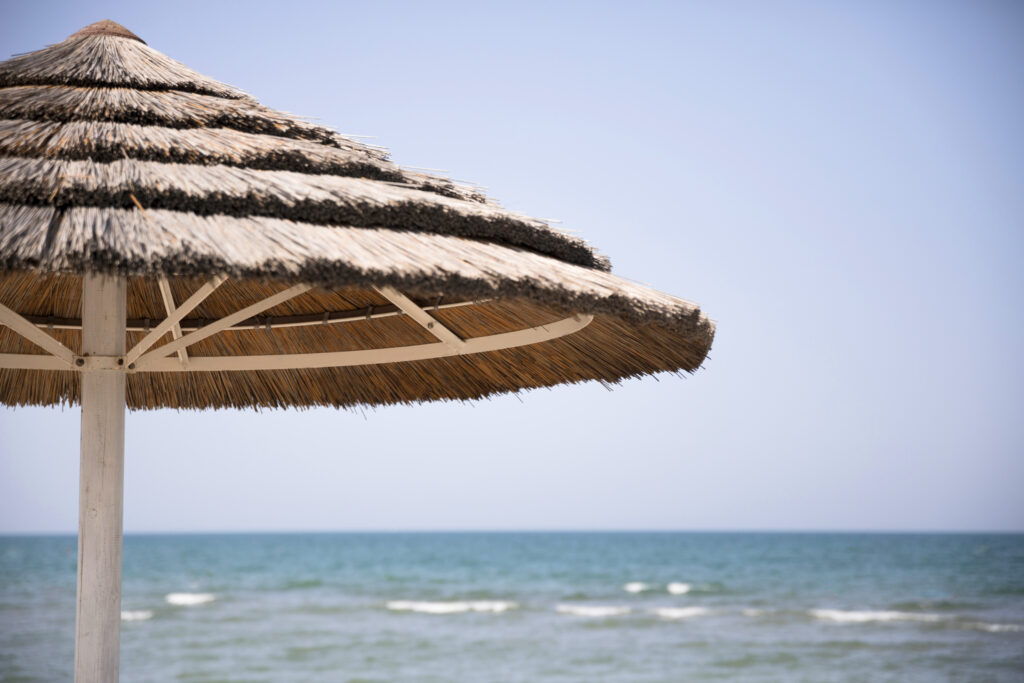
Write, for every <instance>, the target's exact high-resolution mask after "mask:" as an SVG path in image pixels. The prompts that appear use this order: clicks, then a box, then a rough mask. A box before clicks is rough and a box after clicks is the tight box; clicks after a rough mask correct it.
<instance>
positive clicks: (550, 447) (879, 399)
mask: <svg viewBox="0 0 1024 683" xmlns="http://www.w3.org/2000/svg"><path fill="white" fill-rule="evenodd" d="M105 18H109V19H113V20H115V21H118V22H120V23H122V24H124V25H125V26H127V27H128V28H129V29H131V30H132V31H135V32H136V33H138V34H139V35H140V36H141V37H142V38H143V39H144V40H146V41H147V42H148V43H149V44H150V45H151V46H152V47H154V48H156V49H158V50H160V51H162V52H165V53H167V54H169V55H171V56H172V57H174V58H176V59H178V60H180V61H182V62H184V63H186V64H188V65H189V66H191V67H193V68H195V69H197V70H199V71H201V72H203V73H206V74H208V75H210V76H212V77H214V78H217V79H219V80H222V81H225V82H227V83H230V84H232V85H236V86H239V87H241V88H243V89H245V90H247V91H249V92H251V93H253V94H254V95H255V96H256V97H258V98H259V99H260V100H261V101H262V102H264V103H265V104H267V105H269V106H272V107H276V108H280V109H285V110H288V111H292V112H295V113H299V114H302V115H306V116H310V117H315V118H317V119H319V120H320V121H321V122H322V123H324V124H327V125H330V126H332V127H334V128H336V129H337V130H339V131H340V132H342V133H349V134H360V135H375V136H377V139H376V140H375V142H377V143H379V144H383V145H385V146H387V147H389V148H390V149H391V150H392V153H393V156H394V158H395V160H396V161H398V162H399V163H401V164H405V165H411V166H425V167H430V168H441V169H445V170H447V171H449V172H450V173H451V174H452V175H453V176H454V177H456V178H459V179H464V180H471V181H475V182H478V183H480V184H482V185H486V186H487V187H488V188H489V192H490V193H491V194H492V195H493V196H495V197H497V198H498V199H499V200H501V201H502V202H503V203H504V205H505V206H508V207H510V208H513V209H516V210H521V211H524V212H526V213H530V214H533V215H536V216H543V217H549V218H558V219H561V220H562V221H563V225H564V227H567V228H569V229H572V230H577V231H579V233H580V234H581V235H582V236H583V237H585V238H586V239H588V240H590V241H591V242H592V243H594V244H596V245H597V246H598V247H599V248H600V249H601V250H603V251H604V252H605V253H607V254H609V255H610V256H611V258H612V262H613V265H614V266H615V272H617V273H618V274H620V275H623V276H626V277H629V278H633V279H636V280H640V281H642V282H646V283H649V284H651V285H653V286H655V287H657V288H659V289H663V290H665V291H668V292H671V293H673V294H676V295H678V296H682V297H684V298H687V299H691V300H693V301H697V302H699V303H700V304H701V305H702V306H703V307H704V309H705V310H706V311H707V312H708V314H709V315H710V316H712V317H713V318H714V319H715V320H716V321H717V322H718V337H717V340H716V342H715V346H714V348H713V349H712V351H711V357H710V359H709V360H708V362H707V363H706V364H705V369H703V370H701V371H700V372H698V373H697V374H696V375H694V376H692V377H690V378H687V379H678V378H676V377H671V376H670V377H662V378H659V379H658V380H655V379H650V378H649V379H646V380H643V381H631V382H627V383H625V384H623V385H622V386H620V387H618V388H617V389H615V390H614V391H611V392H608V391H606V390H605V389H604V388H602V387H601V386H599V385H591V386H582V387H559V388H556V389H553V390H550V391H547V390H545V391H535V392H530V393H526V394H523V395H521V396H519V397H501V398H496V399H493V400H490V401H485V402H481V403H477V404H444V405H422V406H416V407H401V408H388V409H377V410H368V411H366V412H365V413H360V412H346V411H335V410H313V411H304V412H299V411H276V412H275V411H267V412H262V413H256V412H229V411H216V412H206V413H176V412H169V411H161V412H152V413H130V414H129V415H128V420H127V438H126V448H127V464H126V495H125V527H126V529H127V530H128V531H143V530H150V531H163V530H249V529H258V530H286V529H552V528H561V529H565V528H571V529H879V530H883V529H947V530H967V529H994V530H1018V531H1021V530H1024V493H1022V491H1024V353H1022V351H1024V303H1022V301H1021V298H1022V295H1024V267H1022V263H1024V261H1022V257H1024V187H1022V185H1024V125H1022V123H1021V122H1022V121H1024V88H1022V84H1024V40H1022V39H1021V37H1022V36H1024V4H1021V3H1017V2H1011V1H1007V2H986V1H971V2H968V1H966V0H965V1H963V2H942V1H938V0H935V1H927V2H923V1H922V2H901V1H896V2H881V1H877V2H859V1H858V2H854V1H850V2H846V3H839V2H828V3H821V2H807V3H791V2H746V3H643V2H641V3H636V2H631V3H625V2H618V3H608V4H603V3H590V2H588V3H558V4H552V3H525V2H514V3H506V4H504V5H502V6H497V5H492V4H491V3H481V2H474V3H465V4H454V3H445V2H434V3H413V2H409V3H335V2H323V3H308V2H288V3H281V2H273V3H261V2H248V3H244V4H227V3H216V2H203V3H195V2H174V3H145V2H138V1H133V2H88V3H79V2H66V3H47V2H34V3H12V2H8V3H5V4H4V6H3V21H2V22H0V53H2V55H3V57H4V58H6V56H8V55H10V54H13V53H20V52H27V51H30V50H34V49H38V48H40V47H43V46H44V45H46V44H49V43H54V42H59V41H60V40H63V39H64V38H65V37H66V36H67V35H68V34H70V33H72V32H74V31H75V30H77V29H78V28H80V27H81V26H83V25H85V24H88V23H91V22H93V21H96V20H99V19H105ZM78 424H79V412H78V410H77V409H71V408H67V409H63V410H59V409H23V408H19V409H8V408H0V532H9V531H18V532H34V531H73V530H75V529H76V527H77V521H76V518H77V502H76V501H77V492H78V485H77V469H78V448H79V443H78V440H79V436H78Z"/></svg>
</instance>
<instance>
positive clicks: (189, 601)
mask: <svg viewBox="0 0 1024 683" xmlns="http://www.w3.org/2000/svg"><path fill="white" fill-rule="evenodd" d="M216 599H217V596H216V595H214V594H213V593H168V594H167V595H165V596H164V600H166V601H167V604H168V605H174V606H176V607H194V606H196V605H207V604H209V603H211V602H213V601H214V600H216Z"/></svg>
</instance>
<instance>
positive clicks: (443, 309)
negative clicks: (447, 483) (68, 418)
mask: <svg viewBox="0 0 1024 683" xmlns="http://www.w3.org/2000/svg"><path fill="white" fill-rule="evenodd" d="M713 335H714V325H713V324H712V323H711V322H710V321H709V320H708V319H707V317H705V316H704V315H703V313H701V311H700V309H699V308H698V307H697V306H696V305H695V304H692V303H689V302H687V301H683V300H682V299H678V298H676V297H673V296H670V295H668V294H663V293H661V292H658V291H655V290H653V289H650V288H648V287H644V286H642V285H639V284H636V283H633V282H630V281H629V280H625V279H622V278H620V277H616V276H614V275H612V274H611V272H610V265H609V263H608V260H607V259H606V258H605V257H603V256H602V255H600V254H598V253H597V252H595V251H594V250H593V249H592V248H591V247H590V246H589V245H588V244H587V243H585V242H584V241H582V240H580V239H578V238H576V237H573V236H571V235H568V234H566V233H564V232H562V231H560V230H558V229H556V228H554V227H552V226H551V225H549V224H548V223H547V222H546V221H543V220H538V219H536V218H530V217H529V216H525V215H521V214H518V213H514V212H511V211H507V210H505V209H503V208H501V207H500V206H499V205H498V204H497V203H495V202H494V201H492V200H490V199H488V198H487V197H485V196H484V195H483V194H482V193H481V192H480V191H479V190H477V189H475V188H472V187H466V186H463V185H459V184H456V183H454V182H452V181H450V180H449V179H447V178H444V177H440V176H437V175H432V174H426V173H422V172H418V171H415V170H411V169H406V168H402V167H400V166H397V165H395V164H394V163H393V162H392V161H391V160H390V159H389V158H388V155H387V153H386V152H385V151H384V150H382V149H380V148H376V147H372V146H369V145H366V144H362V143H360V142H358V141H355V140H352V139H349V138H346V137H344V136H341V135H339V134H337V133H335V132H334V131H332V130H330V129H328V128H324V127H322V126H317V125H313V124H311V123H309V122H307V121H305V120H303V119H301V118H298V117H296V116H293V115H291V114H286V113H283V112H278V111H274V110H272V109H268V108H267V107H263V106H261V105H260V104H259V103H258V102H257V101H256V100H255V99H254V98H253V97H251V96H250V95H248V94H246V93H244V92H242V91H240V90H238V89H236V88H232V87H230V86H228V85H225V84H223V83H219V82H217V81H215V80H213V79H210V78H207V77H206V76H203V75H202V74H199V73H196V72H195V71H192V70H191V69H189V68H188V67H186V66H184V65H183V64H180V63H179V62H176V61H174V60H173V59H170V58H169V57H167V56H165V55H163V54H161V53H159V52H157V51H156V50H154V49H152V48H150V47H149V46H147V45H146V43H145V42H143V41H142V40H141V39H140V38H139V37H138V36H136V35H135V34H133V33H132V32H131V31H128V30H127V29H125V28H124V27H123V26H119V25H118V24H115V23H113V22H110V21H101V22H99V23H96V24H92V25H91V26H87V27H85V28H84V29H82V30H81V31H78V32H77V33H75V34H74V35H72V36H71V37H69V38H68V39H67V40H65V41H64V42H62V43H59V44H57V45H52V46H50V47H47V48H44V49H42V50H38V51H36V52H31V53H28V54H25V55H21V56H18V57H15V58H13V59H10V60H8V61H6V62H2V63H0V403H3V404H7V405H52V404H74V403H80V404H81V406H82V460H81V463H82V464H81V470H80V490H79V555H78V608H77V610H78V611H77V617H76V619H77V622H76V634H75V679H76V681H78V682H79V683H85V682H86V681H97V682H99V681H103V682H108V681H113V680H116V679H117V671H118V648H119V645H118V643H119V640H118V638H119V635H118V634H119V627H120V598H121V540H122V539H121V530H122V501H123V482H124V415H125V410H126V407H127V408H164V407H168V408H195V409H200V408H219V407H254V408H260V407H285V406H353V405H381V404H392V403H409V402H418V401H429V400H444V399H476V398H480V397H484V396H488V395H491V394H495V393H500V392H509V391H517V390H519V389H528V388H533V387H544V386H551V385H555V384H559V383H563V382H581V381H585V380H599V381H603V382H617V381H619V380H621V379H623V378H627V377H636V376H640V375H647V374H653V373H658V372H679V371H685V372H693V371H694V370H696V369H697V368H698V367H699V366H700V364H701V362H702V361H703V360H704V358H705V357H706V355H707V352H708V349H709V347H710V346H711V341H712V338H713Z"/></svg>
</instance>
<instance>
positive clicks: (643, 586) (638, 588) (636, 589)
mask: <svg viewBox="0 0 1024 683" xmlns="http://www.w3.org/2000/svg"><path fill="white" fill-rule="evenodd" d="M650 589H651V584H649V583H644V582H643V581H630V582H629V583H627V584H626V585H625V586H623V587H622V590H624V591H626V592H627V593H643V592H644V591H648V590H650Z"/></svg>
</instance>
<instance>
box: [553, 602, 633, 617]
mask: <svg viewBox="0 0 1024 683" xmlns="http://www.w3.org/2000/svg"><path fill="white" fill-rule="evenodd" d="M555 611H556V612H558V613H559V614H571V615H572V616H574V617H590V618H599V617H618V616H622V615H623V614H629V611H630V610H629V608H628V607H621V606H616V605H559V606H558V607H556V608H555Z"/></svg>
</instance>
